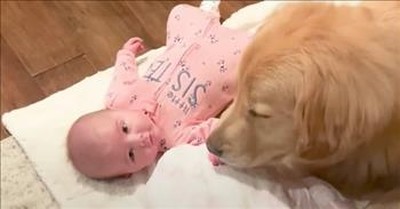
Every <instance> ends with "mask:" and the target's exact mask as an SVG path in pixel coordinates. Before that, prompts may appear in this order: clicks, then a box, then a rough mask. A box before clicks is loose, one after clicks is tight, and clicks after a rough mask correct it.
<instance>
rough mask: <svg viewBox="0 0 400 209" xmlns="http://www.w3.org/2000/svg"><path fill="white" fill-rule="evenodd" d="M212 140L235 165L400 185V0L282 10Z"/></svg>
mask: <svg viewBox="0 0 400 209" xmlns="http://www.w3.org/2000/svg"><path fill="white" fill-rule="evenodd" d="M207 147H208V149H209V150H210V152H212V153H214V154H215V155H218V156H219V157H220V158H221V160H222V161H223V162H225V163H227V164H229V165H232V166H235V167H260V166H275V167H278V168H279V167H281V168H288V169H291V170H292V171H299V172H302V173H306V174H312V175H316V176H319V177H321V178H323V179H325V180H327V181H328V182H330V183H332V184H333V185H334V186H336V187H337V188H338V189H339V190H341V191H343V192H344V193H345V194H349V195H361V194H367V193H369V192H372V191H375V190H376V189H382V190H386V189H393V188H395V187H398V186H399V185H400V2H388V1H383V2H365V3H363V4H361V5H359V6H357V7H350V6H334V5H331V4H327V3H299V4H289V5H287V6H283V7H281V8H280V9H278V10H276V11H275V12H274V13H273V14H272V15H271V16H269V17H268V18H267V19H266V21H265V23H264V24H263V25H262V26H261V27H260V29H259V30H258V31H257V33H256V35H255V37H254V39H253V41H252V43H250V45H249V46H248V48H247V49H246V51H245V53H244V55H243V58H242V61H241V64H240V66H239V78H238V89H237V95H236V97H235V100H234V103H233V104H232V105H231V107H230V108H229V110H228V112H227V113H226V114H225V115H223V117H222V122H221V124H220V126H219V128H217V129H216V130H215V131H214V132H213V133H212V134H211V136H210V137H209V139H208V141H207Z"/></svg>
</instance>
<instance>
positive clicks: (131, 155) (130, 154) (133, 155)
mask: <svg viewBox="0 0 400 209" xmlns="http://www.w3.org/2000/svg"><path fill="white" fill-rule="evenodd" d="M128 156H129V159H131V161H132V162H135V153H134V152H133V149H130V150H129V153H128Z"/></svg>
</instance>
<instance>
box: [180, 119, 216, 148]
mask: <svg viewBox="0 0 400 209" xmlns="http://www.w3.org/2000/svg"><path fill="white" fill-rule="evenodd" d="M219 120H220V119H218V118H209V119H208V120H206V121H204V122H202V123H200V124H197V125H194V126H188V127H186V128H184V129H182V131H181V134H180V136H179V137H178V139H177V141H176V144H175V145H178V144H192V145H199V144H202V143H204V142H205V141H206V140H207V138H208V136H209V135H210V134H211V132H212V131H213V130H214V129H215V128H216V127H217V126H218V123H219Z"/></svg>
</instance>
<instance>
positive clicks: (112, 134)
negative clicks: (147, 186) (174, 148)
mask: <svg viewBox="0 0 400 209" xmlns="http://www.w3.org/2000/svg"><path fill="white" fill-rule="evenodd" d="M154 131H155V127H154V126H153V124H152V123H151V121H150V120H149V118H148V117H147V116H146V115H145V114H144V113H143V112H142V111H129V110H103V111H99V112H96V113H90V114H88V115H86V116H84V117H82V118H81V119H79V120H78V121H77V122H76V123H75V124H74V125H73V126H72V127H71V130H70V132H69V135H68V149H69V150H68V151H69V154H70V157H71V160H72V162H73V164H74V166H75V167H76V168H77V170H79V171H80V172H82V173H83V174H85V175H87V176H89V177H92V178H107V177H116V176H121V175H128V174H131V173H134V172H136V171H139V170H141V169H143V168H144V167H146V166H149V165H151V164H152V163H153V162H154V160H155V158H156V156H157V153H158V144H159V142H158V141H157V139H156V138H154V137H152V135H153V136H154Z"/></svg>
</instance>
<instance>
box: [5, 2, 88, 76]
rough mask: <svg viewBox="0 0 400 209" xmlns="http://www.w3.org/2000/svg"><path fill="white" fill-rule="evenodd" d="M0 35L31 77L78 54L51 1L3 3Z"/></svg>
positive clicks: (69, 29) (72, 31)
mask: <svg viewBox="0 0 400 209" xmlns="http://www.w3.org/2000/svg"><path fill="white" fill-rule="evenodd" d="M1 12H2V14H1V24H2V31H1V34H2V36H3V38H4V39H5V40H7V42H8V44H9V45H10V46H11V47H13V49H14V50H15V53H16V54H17V56H18V57H19V58H20V59H21V62H22V63H23V64H24V65H25V67H26V69H27V71H28V72H29V73H30V75H32V76H34V75H37V74H39V73H41V72H44V71H46V70H47V69H50V68H53V67H54V66H56V65H58V64H59V63H64V62H65V61H67V60H70V59H71V58H73V57H76V56H77V55H79V54H81V52H80V50H79V48H78V46H77V45H75V43H76V42H75V40H74V39H75V38H76V37H75V32H76V31H75V29H74V27H73V25H71V24H69V22H68V21H67V20H66V19H64V18H63V17H62V16H60V15H58V13H57V12H58V11H57V10H55V8H54V2H52V1H5V2H3V1H2V11H1Z"/></svg>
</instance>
